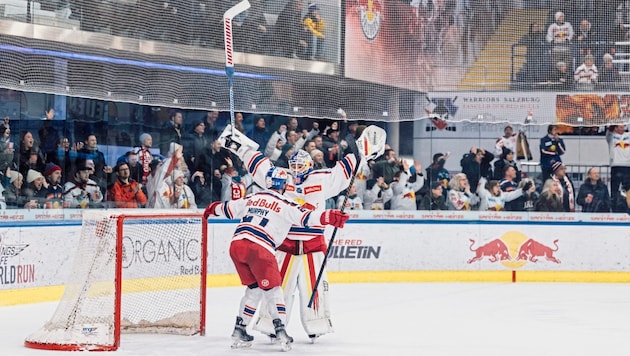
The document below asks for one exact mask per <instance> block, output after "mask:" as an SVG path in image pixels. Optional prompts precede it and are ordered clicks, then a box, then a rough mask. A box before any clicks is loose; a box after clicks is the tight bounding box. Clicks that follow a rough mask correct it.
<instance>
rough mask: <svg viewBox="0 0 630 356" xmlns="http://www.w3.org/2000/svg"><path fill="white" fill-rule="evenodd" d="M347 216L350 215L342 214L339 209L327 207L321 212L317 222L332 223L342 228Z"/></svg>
mask: <svg viewBox="0 0 630 356" xmlns="http://www.w3.org/2000/svg"><path fill="white" fill-rule="evenodd" d="M349 218H350V216H349V215H348V214H344V213H342V212H341V211H340V210H335V209H329V210H326V211H325V212H324V213H323V214H322V216H321V218H320V219H319V222H320V223H321V224H322V225H332V226H334V227H339V228H342V227H343V225H344V224H345V223H346V221H347V220H348V219H349Z"/></svg>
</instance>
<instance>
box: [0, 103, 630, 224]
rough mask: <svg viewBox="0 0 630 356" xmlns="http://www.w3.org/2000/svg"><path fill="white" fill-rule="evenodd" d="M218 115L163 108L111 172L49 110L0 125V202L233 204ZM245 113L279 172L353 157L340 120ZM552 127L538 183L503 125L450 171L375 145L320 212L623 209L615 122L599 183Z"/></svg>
mask: <svg viewBox="0 0 630 356" xmlns="http://www.w3.org/2000/svg"><path fill="white" fill-rule="evenodd" d="M218 115H219V113H218V112H216V111H213V112H209V113H208V114H207V116H206V119H205V120H193V121H192V123H191V124H190V125H184V115H183V113H182V112H180V111H176V110H174V111H172V112H171V114H170V117H169V120H167V121H166V122H164V124H163V126H162V128H161V129H160V130H159V131H158V132H151V133H149V132H144V133H142V134H140V135H139V136H138V138H137V140H138V141H137V143H138V144H137V146H136V147H134V148H133V149H131V150H129V151H128V152H126V153H125V154H123V155H121V156H120V157H116V159H115V162H116V164H115V165H114V166H113V167H112V166H110V165H108V163H107V162H108V160H107V159H106V156H105V153H104V152H102V151H101V150H99V146H98V138H97V134H94V133H89V134H87V135H86V137H85V138H84V140H83V141H82V142H77V143H73V144H71V143H70V140H69V139H68V138H67V137H64V136H62V135H60V134H59V133H58V132H56V131H55V130H54V129H53V128H52V126H51V125H50V124H49V123H48V121H50V119H52V116H54V113H53V114H52V116H51V117H50V118H44V119H43V120H42V124H41V128H42V129H40V130H38V132H37V133H35V134H33V132H31V131H24V132H21V133H20V138H21V139H20V142H19V143H15V144H14V143H13V142H11V139H10V138H11V136H10V134H9V133H10V130H11V128H10V123H9V121H8V120H5V122H4V124H2V125H0V132H3V133H4V134H3V136H2V137H1V138H0V151H1V152H2V155H1V156H0V164H1V167H2V171H1V174H0V183H1V187H0V189H1V190H2V202H1V203H0V206H2V207H3V208H26V209H37V208H44V209H51V208H172V209H189V208H190V209H194V208H197V207H204V206H206V205H208V204H209V203H211V202H214V201H229V200H236V199H241V198H243V197H245V196H246V195H247V194H249V193H252V192H256V191H258V190H260V189H261V187H258V186H257V185H256V184H255V183H253V179H252V177H251V175H250V174H249V172H248V171H247V170H246V169H245V168H244V164H243V162H242V161H241V160H240V159H239V158H238V156H236V155H235V154H233V153H231V152H230V151H229V150H227V149H225V148H223V147H221V143H220V140H219V135H220V131H222V130H223V127H218V124H217V118H218ZM252 118H253V120H251V126H250V127H251V128H249V129H246V127H247V126H248V125H246V124H245V123H244V117H243V115H242V113H236V114H235V125H234V126H235V128H234V129H235V130H239V131H241V132H242V133H244V134H246V136H247V137H249V138H250V139H252V140H253V141H254V142H256V143H257V144H258V146H259V147H258V150H259V151H260V152H261V153H263V154H264V155H265V156H266V157H268V158H269V159H270V160H271V161H272V162H273V163H274V164H275V166H277V167H284V168H288V167H289V166H288V162H289V160H290V158H291V156H292V155H294V154H296V153H297V152H299V151H304V152H305V153H306V154H307V156H308V157H310V159H312V161H313V167H314V169H315V170H318V169H328V168H332V167H334V166H335V165H336V164H337V162H338V161H339V160H340V159H341V158H342V157H343V156H344V155H346V154H348V153H357V151H358V150H357V147H356V140H357V138H359V136H360V135H361V133H362V132H363V130H364V129H365V127H366V126H365V125H363V123H362V122H359V121H348V120H347V119H346V118H345V115H344V120H343V121H330V120H322V121H321V122H320V121H317V120H309V119H304V120H298V119H297V118H294V117H291V118H282V119H281V122H279V123H278V122H277V120H276V121H275V122H274V128H273V129H271V128H269V127H268V126H269V123H268V122H267V121H268V119H267V118H265V117H263V116H256V115H253V116H252ZM320 124H321V125H320ZM324 126H325V127H324ZM185 127H187V128H188V130H185ZM558 129H559V128H558V126H557V125H549V127H548V130H547V135H545V136H543V137H541V138H540V141H539V153H540V169H541V174H540V176H537V177H527V176H525V175H524V174H523V173H522V170H521V164H520V162H521V160H523V159H531V152H529V143H528V142H527V137H525V134H524V132H521V131H519V132H514V130H513V129H512V127H511V126H509V125H508V126H506V127H505V129H504V135H503V136H501V137H499V138H497V140H496V144H495V146H494V147H492V148H489V149H485V148H482V147H472V148H470V149H469V150H468V151H467V152H464V153H463V154H462V156H461V158H460V162H459V163H460V166H461V171H459V172H450V171H449V170H447V169H446V168H445V163H446V161H447V160H448V159H450V158H451V153H450V152H446V153H436V154H434V155H433V157H432V161H431V162H428V165H427V166H426V168H425V169H423V167H422V165H421V164H420V163H419V162H417V161H415V160H413V159H401V158H400V157H398V155H397V153H396V151H395V150H394V149H392V148H390V147H389V146H387V147H386V149H385V151H384V153H383V154H382V155H381V156H379V157H377V158H376V159H374V160H369V161H367V162H362V164H361V165H360V166H359V167H358V169H357V172H356V179H355V181H354V184H353V185H352V186H351V187H350V189H349V190H348V197H347V199H345V197H344V196H343V194H344V193H342V195H341V196H339V197H336V198H331V199H329V200H328V201H327V207H328V208H341V206H342V204H344V203H345V204H346V205H345V208H344V209H349V210H352V209H366V210H384V209H389V210H493V211H553V212H575V211H583V212H625V211H627V210H628V206H627V204H626V196H627V195H626V191H627V190H628V189H630V144H629V142H630V133H628V132H627V131H626V128H625V126H624V125H613V126H610V127H609V128H608V129H607V132H606V143H607V144H608V147H609V152H610V175H611V181H610V187H609V186H608V184H606V183H604V182H603V181H602V180H601V178H600V171H599V168H598V167H591V168H589V169H588V171H587V172H586V173H587V177H586V179H585V180H584V182H579V183H581V184H576V183H578V182H574V181H573V180H572V178H571V176H570V175H568V174H567V173H566V167H565V165H564V164H563V162H562V156H563V155H564V154H565V153H566V152H567V150H569V149H570V147H566V145H565V143H564V140H563V139H562V137H561V136H560V134H559V130H558ZM51 136H52V137H51ZM153 136H156V137H158V140H156V141H154V139H153ZM46 142H54V143H55V146H54V147H50V145H49V144H48V145H47V144H46ZM523 147H525V149H523ZM532 178H533V179H532ZM576 187H577V188H576Z"/></svg>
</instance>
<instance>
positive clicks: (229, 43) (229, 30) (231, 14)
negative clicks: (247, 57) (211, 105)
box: [223, 0, 251, 134]
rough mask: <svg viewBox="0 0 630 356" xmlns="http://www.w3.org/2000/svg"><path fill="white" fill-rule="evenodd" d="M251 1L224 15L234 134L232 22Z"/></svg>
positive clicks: (226, 63)
mask: <svg viewBox="0 0 630 356" xmlns="http://www.w3.org/2000/svg"><path fill="white" fill-rule="evenodd" d="M250 6H251V5H250V4H249V1H247V0H243V1H241V2H239V3H238V4H236V5H234V6H232V7H231V8H229V9H228V10H227V11H226V12H225V13H224V14H223V39H224V40H225V74H227V78H228V86H229V88H230V124H231V125H232V134H234V46H233V34H232V20H233V19H234V17H236V16H237V15H238V14H240V13H242V12H243V11H245V10H247V9H249V7H250Z"/></svg>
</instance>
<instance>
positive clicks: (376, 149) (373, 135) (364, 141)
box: [308, 125, 387, 308]
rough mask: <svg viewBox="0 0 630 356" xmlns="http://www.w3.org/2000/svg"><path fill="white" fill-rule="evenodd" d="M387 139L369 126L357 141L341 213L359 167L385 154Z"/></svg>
mask: <svg viewBox="0 0 630 356" xmlns="http://www.w3.org/2000/svg"><path fill="white" fill-rule="evenodd" d="M386 139H387V134H386V133H385V130H383V129H382V128H380V127H378V126H374V125H371V126H368V127H366V128H365V130H363V133H361V136H359V139H358V140H357V148H358V149H359V156H360V157H359V160H358V162H357V165H356V167H355V171H354V172H352V177H351V178H350V184H348V188H346V191H345V192H344V197H343V203H342V205H341V212H344V210H345V209H346V203H347V202H348V192H349V191H350V187H352V185H353V184H354V178H355V176H356V173H357V171H358V169H359V165H360V164H361V162H363V163H366V164H367V161H369V160H371V159H375V158H376V157H378V156H380V155H382V154H383V152H385V141H386ZM337 230H338V228H337V227H335V229H334V230H333V232H332V235H331V236H330V240H329V241H328V248H327V249H326V255H325V256H324V260H323V261H322V265H321V267H320V268H319V273H318V274H317V279H316V280H315V285H314V286H313V291H312V292H311V298H310V299H309V301H308V307H309V308H311V307H312V306H313V301H314V300H315V296H316V295H317V288H318V287H319V283H320V282H321V280H322V276H323V275H324V268H325V267H326V262H327V261H328V255H329V254H330V249H331V247H332V245H333V243H334V242H335V237H336V236H337Z"/></svg>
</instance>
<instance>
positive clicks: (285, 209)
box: [212, 190, 322, 253]
mask: <svg viewBox="0 0 630 356" xmlns="http://www.w3.org/2000/svg"><path fill="white" fill-rule="evenodd" d="M212 213H213V214H214V215H215V216H223V217H226V218H228V219H235V218H241V222H240V223H239V224H238V225H237V226H236V230H235V231H234V236H233V237H232V240H241V239H247V240H250V241H252V242H254V243H256V244H258V245H260V246H263V247H264V248H266V249H267V250H268V251H269V252H271V253H275V251H276V248H277V247H278V246H279V245H280V244H281V243H282V241H284V239H285V237H286V236H287V233H288V231H289V228H290V227H291V226H292V225H298V226H309V224H311V223H316V224H317V225H319V224H320V218H321V214H322V211H310V210H308V209H305V208H302V207H301V206H300V205H299V204H297V203H294V202H292V201H290V200H288V199H286V198H285V197H283V196H282V195H280V194H279V193H277V192H275V191H272V190H265V191H262V192H259V193H256V194H251V195H248V196H246V197H245V198H244V199H239V200H231V201H227V202H223V203H221V204H219V205H218V206H217V207H216V208H215V211H214V212H212Z"/></svg>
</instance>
